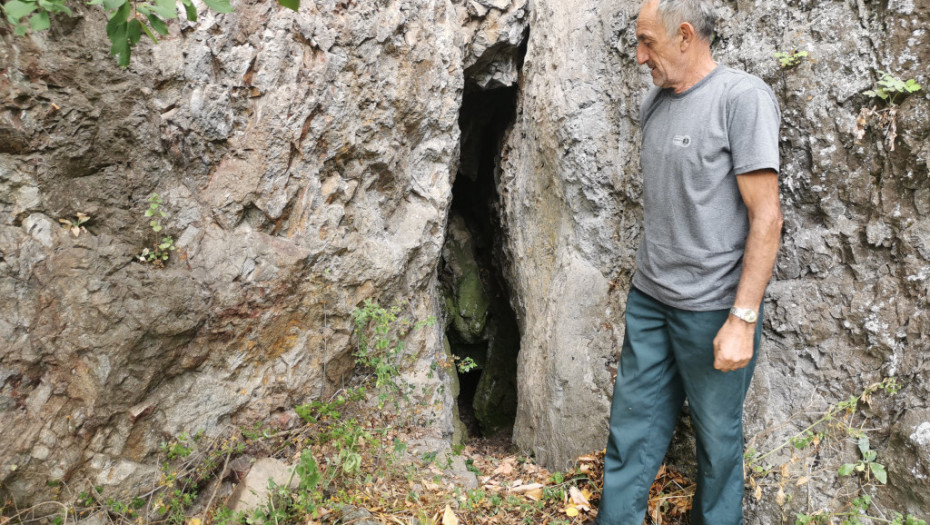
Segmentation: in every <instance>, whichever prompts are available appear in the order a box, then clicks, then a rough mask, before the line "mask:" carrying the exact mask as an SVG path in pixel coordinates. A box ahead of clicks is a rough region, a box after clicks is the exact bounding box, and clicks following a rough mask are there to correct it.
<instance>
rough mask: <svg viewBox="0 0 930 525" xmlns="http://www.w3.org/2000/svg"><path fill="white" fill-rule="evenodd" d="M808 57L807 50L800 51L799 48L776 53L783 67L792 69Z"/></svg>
mask: <svg viewBox="0 0 930 525" xmlns="http://www.w3.org/2000/svg"><path fill="white" fill-rule="evenodd" d="M807 57H808V52H807V51H798V50H797V49H792V50H791V51H779V52H777V53H775V58H777V59H778V63H779V64H781V68H782V69H791V68H793V67H795V66H797V65H798V64H800V63H801V62H802V61H804V59H805V58H807Z"/></svg>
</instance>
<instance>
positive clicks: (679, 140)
mask: <svg viewBox="0 0 930 525" xmlns="http://www.w3.org/2000/svg"><path fill="white" fill-rule="evenodd" d="M672 144H674V145H676V146H678V147H679V148H687V147H688V146H690V145H691V137H689V136H688V135H675V138H673V139H672Z"/></svg>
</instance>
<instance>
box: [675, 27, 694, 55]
mask: <svg viewBox="0 0 930 525" xmlns="http://www.w3.org/2000/svg"><path fill="white" fill-rule="evenodd" d="M678 38H680V39H681V40H680V42H679V46H680V47H681V50H682V51H685V50H686V49H688V47H689V46H691V45H692V44H693V43H694V39H695V38H697V34H696V33H695V31H694V26H693V25H691V24H689V23H688V22H682V23H681V25H679V26H678Z"/></svg>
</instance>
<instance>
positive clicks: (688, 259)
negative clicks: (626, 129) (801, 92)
mask: <svg viewBox="0 0 930 525" xmlns="http://www.w3.org/2000/svg"><path fill="white" fill-rule="evenodd" d="M780 120H781V115H780V113H779V110H778V102H777V101H776V100H775V95H774V94H773V93H772V90H771V89H770V88H769V87H768V86H767V85H766V84H765V83H764V82H763V81H762V80H761V79H759V78H757V77H754V76H752V75H750V74H748V73H744V72H742V71H737V70H734V69H730V68H728V67H724V66H717V68H716V69H714V70H713V71H712V72H711V73H710V74H708V75H707V76H705V77H704V78H703V79H701V80H700V81H699V82H698V83H697V84H695V85H694V86H692V87H691V88H690V89H688V90H687V91H684V92H682V93H679V94H675V93H674V92H673V91H672V90H671V89H658V88H654V89H653V90H652V91H650V92H649V94H648V95H647V96H646V99H645V100H644V101H643V105H642V108H641V110H640V124H641V126H642V132H643V147H642V153H641V165H642V170H643V210H644V232H643V238H642V241H641V243H640V246H639V251H638V252H637V254H636V266H637V270H636V274H635V275H634V277H633V285H634V286H635V287H637V288H639V289H640V290H641V291H643V292H644V293H646V294H647V295H650V296H651V297H653V298H655V299H657V300H659V301H661V302H663V303H665V304H668V305H669V306H674V307H676V308H681V309H685V310H697V311H705V310H718V309H723V308H729V307H730V306H732V304H733V300H734V299H735V297H736V287H737V285H738V284H739V278H740V274H741V273H742V261H743V251H744V249H745V246H746V236H747V235H748V233H749V217H748V214H747V211H746V205H745V204H744V203H743V199H742V197H741V196H740V192H739V188H738V187H737V185H736V176H737V175H740V174H743V173H747V172H750V171H755V170H760V169H766V168H769V169H773V170H775V171H776V172H777V171H778V169H779V162H778V127H779V123H780Z"/></svg>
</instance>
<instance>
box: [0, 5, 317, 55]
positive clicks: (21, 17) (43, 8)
mask: <svg viewBox="0 0 930 525" xmlns="http://www.w3.org/2000/svg"><path fill="white" fill-rule="evenodd" d="M66 2H67V0H8V1H7V2H6V3H5V4H3V13H4V15H5V16H6V19H7V21H8V22H9V23H10V24H12V25H13V31H14V33H15V34H16V35H18V36H24V35H26V34H27V33H28V32H29V31H30V30H31V31H44V30H46V29H48V28H49V27H51V17H50V15H53V14H58V13H63V14H66V15H68V16H73V15H74V13H73V12H72V10H71V9H70V8H69V7H68V6H67V5H65V4H66ZM178 2H180V4H181V7H182V8H183V10H184V15H185V16H186V18H187V20H188V21H190V22H196V21H197V14H198V13H197V8H196V7H195V6H194V3H193V1H192V0H151V1H138V0H90V1H88V2H86V3H87V5H93V6H102V7H103V9H104V11H105V12H106V15H107V20H108V22H107V26H106V33H107V38H109V39H110V44H111V45H110V54H111V55H113V56H116V57H117V63H118V64H119V66H120V67H127V66H129V60H130V57H131V56H132V48H133V47H135V45H136V44H138V43H139V41H140V40H141V39H142V34H143V33H144V34H145V35H146V36H147V37H149V39H151V40H152V42H154V43H156V44H157V43H158V37H157V36H156V33H157V34H158V35H162V36H164V35H167V34H168V23H169V22H170V21H171V20H174V19H177V18H179V9H178ZM203 2H204V4H206V5H207V7H209V8H210V9H212V10H213V11H216V12H217V13H231V12H233V7H232V6H231V5H230V3H229V0H203ZM277 2H278V3H279V4H280V5H281V6H283V7H286V8H288V9H292V10H294V11H297V10H298V8H299V7H300V0H277Z"/></svg>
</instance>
